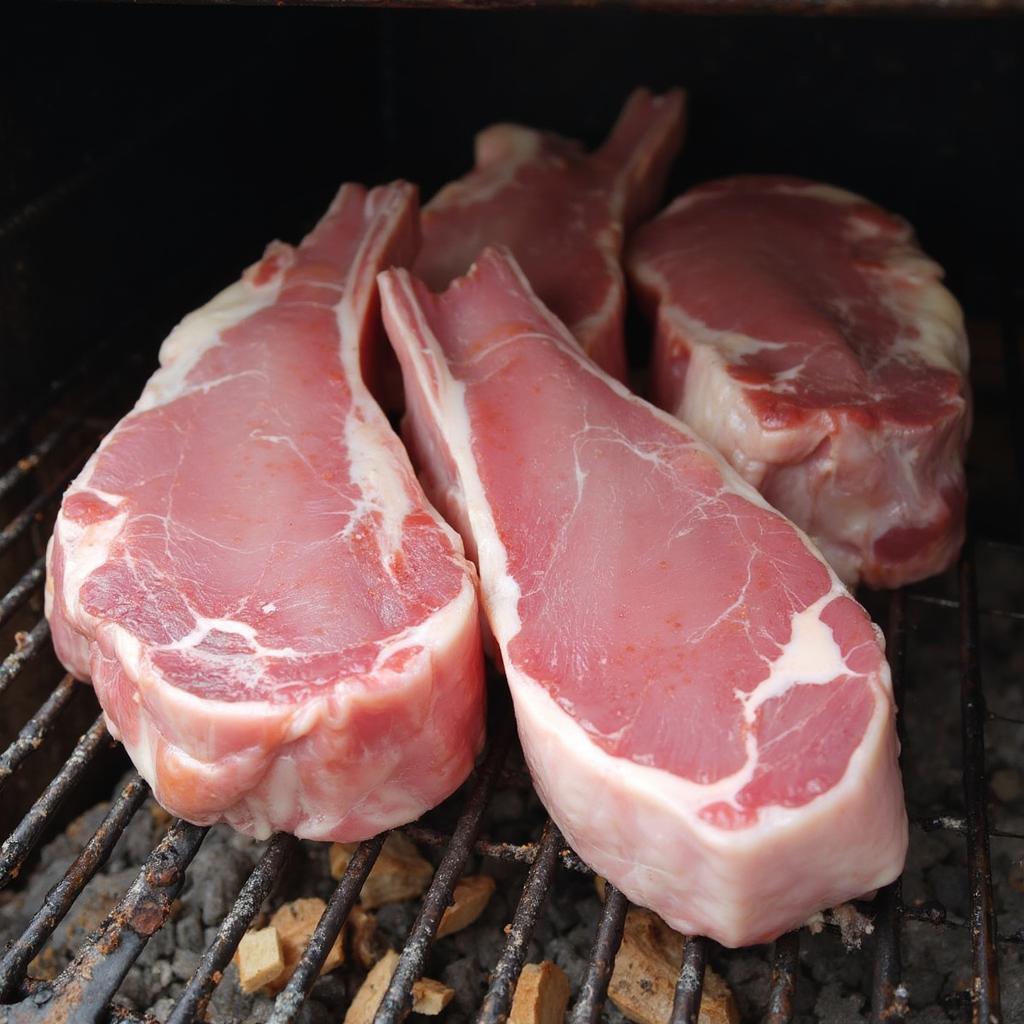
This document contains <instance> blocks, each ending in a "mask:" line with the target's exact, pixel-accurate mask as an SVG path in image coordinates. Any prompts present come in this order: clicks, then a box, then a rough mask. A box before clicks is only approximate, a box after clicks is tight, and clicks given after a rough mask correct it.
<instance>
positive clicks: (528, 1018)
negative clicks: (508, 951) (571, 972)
mask: <svg viewBox="0 0 1024 1024" xmlns="http://www.w3.org/2000/svg"><path fill="white" fill-rule="evenodd" d="M568 1005H569V979H568V978H567V977H566V976H565V972H564V971H563V970H562V968H561V967H559V966H558V965H557V964H555V963H552V961H550V960H545V961H544V962H543V963H540V964H527V965H526V966H525V967H524V968H523V973H522V974H520V975H519V982H518V983H517V985H516V994H515V998H514V999H513V1000H512V1011H511V1013H510V1014H509V1018H508V1019H509V1024H562V1020H563V1018H564V1017H565V1008H566V1007H567V1006H568Z"/></svg>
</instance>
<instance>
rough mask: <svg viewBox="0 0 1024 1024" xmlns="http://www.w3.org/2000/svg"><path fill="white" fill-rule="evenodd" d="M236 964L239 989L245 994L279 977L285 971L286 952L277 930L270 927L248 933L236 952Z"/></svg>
mask: <svg viewBox="0 0 1024 1024" xmlns="http://www.w3.org/2000/svg"><path fill="white" fill-rule="evenodd" d="M235 963H236V964H237V965H238V987H239V988H240V989H241V990H242V991H243V992H255V991H256V989H258V988H263V986H264V985H269V984H270V982H272V981H274V979H275V978H277V977H279V976H280V974H281V972H282V971H283V970H284V952H283V950H282V948H281V936H280V935H278V933H277V929H276V928H274V927H270V928H260V929H257V930H254V931H248V932H246V933H245V934H244V935H243V936H242V941H241V942H239V944H238V950H237V951H236V952H235Z"/></svg>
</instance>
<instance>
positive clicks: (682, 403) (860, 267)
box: [628, 178, 970, 586]
mask: <svg viewBox="0 0 1024 1024" xmlns="http://www.w3.org/2000/svg"><path fill="white" fill-rule="evenodd" d="M628 265H629V270H630V275H631V277H632V279H633V281H634V283H635V285H636V287H637V289H638V291H639V293H640V295H641V297H642V299H643V300H644V301H645V303H646V304H647V305H648V307H649V308H650V309H651V311H652V314H653V315H655V316H656V323H657V330H656V339H655V360H654V363H655V372H654V382H655V383H654V387H655V395H656V398H657V400H658V403H659V404H660V405H662V406H663V407H664V408H666V409H669V410H671V411H672V412H674V413H676V414H677V415H678V416H680V417H681V418H682V419H683V420H685V422H687V423H688V424H689V425H690V426H692V427H693V428H694V429H695V430H696V431H697V432H698V433H699V434H700V435H701V436H702V437H704V438H705V439H706V440H708V441H709V442H710V443H712V444H713V445H714V446H715V447H716V448H718V450H719V451H721V452H722V454H723V455H724V456H725V457H726V458H727V459H728V460H729V461H730V462H731V463H732V465H733V466H734V467H735V468H736V469H737V470H739V472H740V473H741V474H742V475H743V476H744V478H745V479H746V480H748V481H749V482H750V483H752V484H754V485H755V486H757V487H759V488H760V489H761V490H762V492H763V493H764V494H765V495H766V497H768V499H769V500H770V501H771V502H772V504H774V505H775V506H776V507H778V508H779V509H780V510H781V511H783V512H785V513H786V515H787V516H789V517H790V518H791V519H793V520H794V522H796V523H797V524H798V525H800V526H801V527H803V528H804V529H805V530H807V532H808V533H809V534H810V535H811V537H812V538H813V539H814V541H815V542H816V543H817V544H819V545H820V546H821V548H822V550H823V551H824V552H825V554H826V555H827V556H828V557H829V560H830V561H831V562H832V564H833V566H834V567H835V568H836V570H837V571H838V572H839V573H840V574H841V575H842V576H843V577H844V578H845V579H846V580H847V581H848V582H850V583H853V582H856V581H857V580H858V578H863V579H864V581H865V582H868V583H870V584H872V585H874V586H896V585H899V584H902V583H906V582H911V581H913V580H915V579H919V578H922V577H924V576H927V575H930V574H932V573H934V572H937V571H940V570H941V569H943V568H945V567H946V566H947V565H948V564H949V563H950V562H951V561H952V560H953V559H954V558H955V556H956V552H957V551H958V550H959V547H960V544H961V542H962V538H963V494H964V480H963V452H964V447H965V444H966V437H967V432H968V430H969V425H970V423H969V405H968V396H967V390H966V380H965V376H966V368H967V358H968V352H967V340H966V335H965V333H964V328H963V318H962V315H961V312H960V309H959V307H958V306H957V304H956V302H955V301H954V299H953V298H952V296H951V295H950V294H949V292H948V291H947V290H946V289H945V288H944V287H943V286H942V285H941V284H940V283H939V277H940V273H941V272H940V270H939V268H938V267H937V266H936V265H935V264H934V263H932V262H931V261H930V260H928V259H926V258H925V257H924V256H923V255H922V253H921V252H920V251H919V250H918V249H917V248H916V246H915V245H914V241H913V236H912V234H911V232H910V230H909V228H908V227H907V226H906V224H905V223H903V222H902V221H900V220H898V219H896V218H894V217H891V216H890V215H888V214H886V213H885V212H884V211H882V210H879V209H878V208H877V207H875V206H872V205H871V204H869V203H867V202H866V201H864V200H863V199H861V198H859V197H858V196H854V195H852V194H851V193H848V192H843V191H841V190H839V189H834V188H831V187H829V186H824V185H814V184H811V183H808V182H802V181H799V180H796V179H777V178H738V179H729V180H726V181H723V182H718V183H714V184H712V185H707V186H702V187H701V188H698V189H694V190H693V191H691V192H690V193H687V194H686V195H685V196H683V197H681V198H680V199H678V200H677V201H676V202H675V203H673V204H672V205H671V206H670V207H669V208H668V210H666V211H665V213H664V214H662V215H661V216H660V217H658V218H657V219H656V220H654V221H653V222H651V223H650V224H649V225H647V226H646V227H645V228H643V229H642V230H641V231H639V232H638V233H637V236H636V238H635V239H634V241H633V243H632V244H631V246H630V252H629V257H628Z"/></svg>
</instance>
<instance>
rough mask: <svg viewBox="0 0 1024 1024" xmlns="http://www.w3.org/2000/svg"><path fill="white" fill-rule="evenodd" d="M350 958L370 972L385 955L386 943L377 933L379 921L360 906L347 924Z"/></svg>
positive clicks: (355, 907) (350, 915)
mask: <svg viewBox="0 0 1024 1024" xmlns="http://www.w3.org/2000/svg"><path fill="white" fill-rule="evenodd" d="M345 937H346V942H347V945H348V953H349V956H350V957H351V958H352V959H353V960H355V962H356V963H357V964H359V966H360V967H362V968H363V970H364V971H368V970H369V969H370V968H371V967H372V966H373V965H374V964H375V963H376V962H377V961H378V960H379V959H380V958H381V957H382V956H383V955H384V942H383V940H382V939H381V937H380V935H379V934H378V933H377V919H376V918H375V917H374V916H373V914H371V913H370V912H369V911H366V910H363V908H362V907H360V906H359V905H358V904H357V905H356V906H354V907H353V908H352V913H351V914H349V915H348V920H347V921H346V922H345Z"/></svg>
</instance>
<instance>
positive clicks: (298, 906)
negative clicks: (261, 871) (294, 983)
mask: <svg viewBox="0 0 1024 1024" xmlns="http://www.w3.org/2000/svg"><path fill="white" fill-rule="evenodd" d="M326 906H327V905H326V904H325V903H324V901H323V900H322V899H319V898H318V897H316V896H312V897H310V898H309V899H302V900H292V902H291V903H285V904H283V905H282V906H280V907H278V909H277V910H276V911H275V912H274V916H273V917H272V918H271V919H270V924H271V926H272V927H274V928H276V929H277V933H278V935H280V936H281V951H282V953H283V955H284V970H283V971H282V972H281V974H280V975H278V977H277V978H275V979H274V980H273V981H272V982H271V983H270V985H269V986H268V987H269V988H270V990H271V991H272V992H278V991H280V990H281V989H282V988H284V987H285V985H287V984H288V979H289V978H290V977H291V976H292V972H293V971H294V970H295V967H296V965H297V964H298V962H299V960H300V959H301V957H302V954H303V953H304V952H305V949H306V946H307V945H309V937H310V936H311V935H312V934H313V930H314V929H315V928H316V926H317V923H318V922H319V920H320V917H321V915H322V914H323V912H324V910H325V909H326ZM344 961H345V951H344V948H343V944H342V936H341V935H339V936H338V937H337V939H335V940H334V945H333V946H331V948H330V950H329V951H328V953H327V958H326V959H325V960H324V965H323V967H321V968H320V973H321V974H327V972H328V971H333V970H334V968H335V967H337V966H338V965H339V964H342V963H344Z"/></svg>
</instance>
